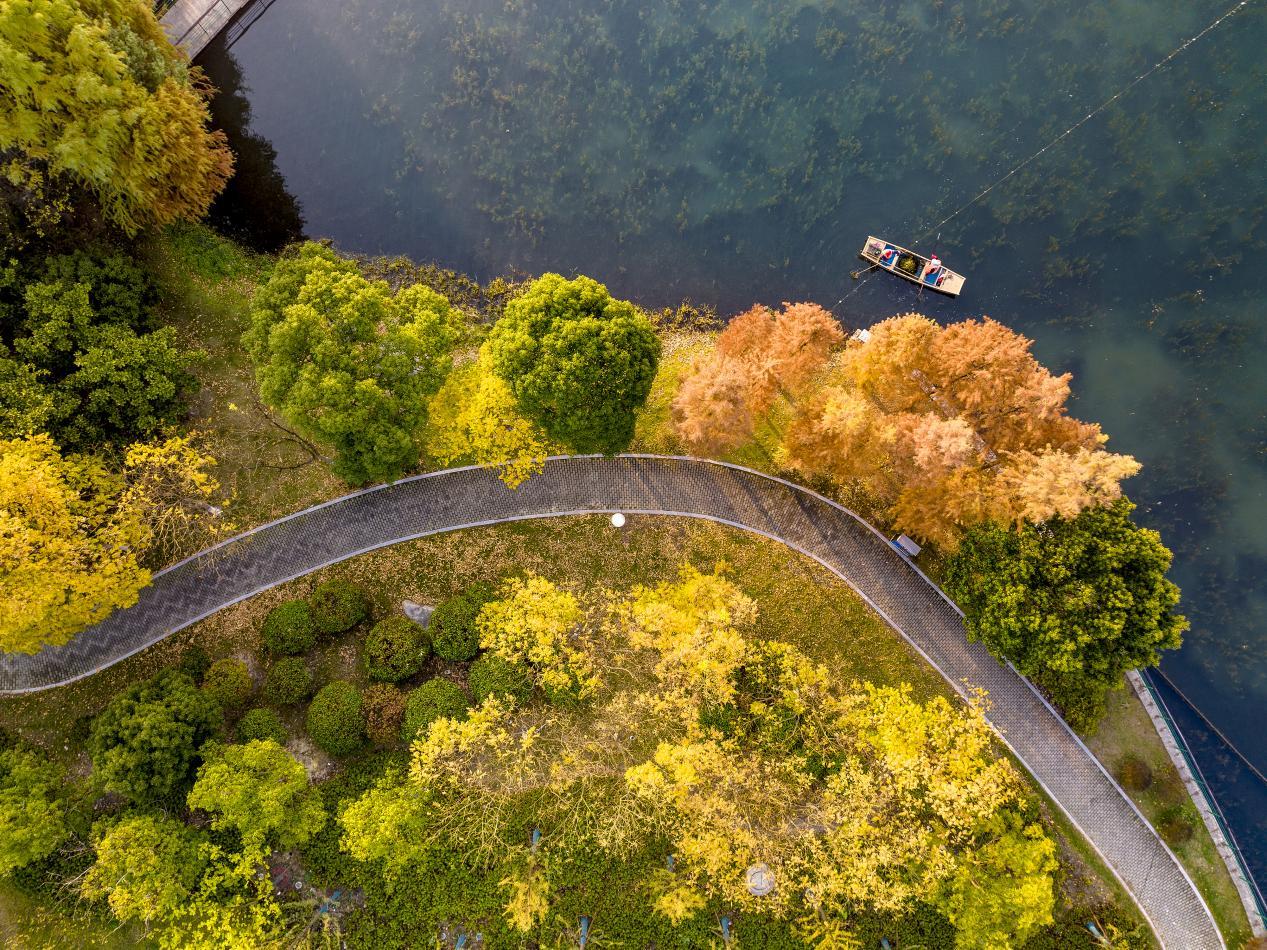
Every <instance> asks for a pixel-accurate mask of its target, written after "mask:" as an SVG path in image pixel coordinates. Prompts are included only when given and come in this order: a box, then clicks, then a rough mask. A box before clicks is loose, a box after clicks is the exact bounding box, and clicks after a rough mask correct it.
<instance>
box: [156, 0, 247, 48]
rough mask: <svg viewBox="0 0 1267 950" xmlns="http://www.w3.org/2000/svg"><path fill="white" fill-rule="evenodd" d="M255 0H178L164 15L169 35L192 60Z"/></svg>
mask: <svg viewBox="0 0 1267 950" xmlns="http://www.w3.org/2000/svg"><path fill="white" fill-rule="evenodd" d="M251 2H252V0H176V3H175V5H174V6H173V7H172V8H171V9H170V10H168V11H167V12H166V13H164V14H163V18H162V21H161V22H162V24H163V29H164V30H166V31H167V38H168V39H170V40H171V41H172V43H174V44H175V45H176V46H179V47H180V48H181V49H183V50H184V51H185V52H186V53H187V54H189V58H190V59H193V58H194V57H195V56H197V55H198V54H199V53H201V52H202V51H203V50H204V49H205V48H206V46H207V44H208V43H210V42H211V41H212V40H214V39H215V38H216V36H217V35H218V34H219V33H220V31H221V30H223V29H224V28H225V27H226V26H227V25H228V23H229V21H230V20H232V19H233V18H234V17H235V16H237V14H238V11H240V10H241V9H242V8H243V7H245V6H247V4H249V3H251Z"/></svg>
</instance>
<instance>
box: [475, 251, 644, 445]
mask: <svg viewBox="0 0 1267 950" xmlns="http://www.w3.org/2000/svg"><path fill="white" fill-rule="evenodd" d="M486 346H487V353H488V356H489V357H490V359H491V360H492V367H493V370H494V372H496V373H497V375H499V376H500V377H502V379H504V380H505V381H506V383H507V384H508V385H509V386H510V389H511V391H512V392H513V393H514V395H515V398H516V400H517V401H518V404H519V408H520V410H521V411H522V412H523V414H524V415H525V416H526V417H527V418H528V419H530V420H532V421H533V422H536V423H537V424H538V425H540V426H541V428H542V429H543V430H544V431H545V433H546V434H547V435H548V436H549V437H550V439H551V440H553V441H557V442H561V443H563V444H564V445H566V446H567V447H568V448H570V449H572V450H573V451H576V452H604V453H612V452H619V451H620V450H622V449H624V448H625V447H627V446H628V445H629V442H630V440H631V439H632V438H633V431H634V413H635V412H636V411H637V410H638V407H640V406H641V405H642V404H643V403H644V402H645V401H646V399H647V394H648V393H649V392H650V391H651V384H652V382H653V381H654V379H655V373H656V366H657V365H658V363H659V360H660V339H659V337H658V336H656V332H655V329H654V328H653V327H652V326H651V323H650V321H648V320H647V318H646V317H645V316H643V315H642V314H641V313H639V312H638V310H637V309H636V308H635V307H634V305H633V304H631V303H629V302H628V301H625V300H615V299H613V298H612V296H611V294H610V293H608V291H607V288H606V287H604V286H603V285H602V284H600V283H599V282H598V281H596V280H593V279H591V278H589V277H577V278H575V279H573V280H566V279H564V278H563V277H561V276H559V275H558V274H544V275H542V276H541V277H539V278H538V279H537V280H535V281H533V283H532V284H531V285H530V286H529V287H528V290H527V291H526V292H525V293H524V294H523V295H522V296H520V297H517V298H515V299H514V300H512V301H510V302H509V303H508V304H506V311H505V313H504V314H503V316H502V318H501V319H500V320H498V321H497V324H496V325H495V326H494V327H493V330H492V333H491V334H490V335H489V338H488V342H487V344H486Z"/></svg>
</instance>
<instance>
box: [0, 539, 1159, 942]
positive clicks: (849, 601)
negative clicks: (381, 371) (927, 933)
mask: <svg viewBox="0 0 1267 950" xmlns="http://www.w3.org/2000/svg"><path fill="white" fill-rule="evenodd" d="M684 562H685V563H690V564H692V565H694V566H696V567H697V568H699V569H701V570H705V571H708V570H711V569H712V568H713V566H714V565H715V564H717V563H718V562H725V563H726V564H727V565H728V566H729V570H730V576H731V578H732V579H733V580H734V581H735V582H736V583H737V584H738V586H739V587H740V588H741V589H743V590H744V592H745V593H747V594H748V595H749V596H751V597H753V598H754V599H755V600H756V601H757V604H758V606H759V610H760V613H759V620H758V629H757V630H756V631H754V636H756V637H760V638H774V639H780V640H786V641H789V642H792V643H794V644H796V645H797V646H799V647H801V648H802V649H803V650H805V651H806V652H807V653H809V654H810V655H811V656H813V657H814V658H815V659H818V660H820V661H821V662H823V663H825V664H826V665H827V666H828V667H829V668H830V669H832V670H833V671H834V672H835V673H836V675H837V676H838V677H839V678H840V679H841V680H843V681H852V680H861V679H866V680H869V681H871V682H874V683H878V684H889V685H891V684H896V683H901V682H906V683H910V684H911V685H912V687H913V689H914V692H915V694H916V695H917V696H918V697H919V698H921V699H927V698H930V697H931V696H934V695H944V696H948V697H953V695H954V694H953V692H952V690H951V688H950V686H949V685H948V684H947V683H946V682H945V681H944V680H943V679H942V678H941V676H940V675H938V674H937V673H936V672H935V671H934V670H932V669H931V668H930V667H928V666H927V665H926V664H925V663H924V662H923V661H922V660H921V659H920V658H919V657H918V655H916V654H915V653H914V651H912V650H911V649H910V648H909V647H908V646H907V645H906V643H905V642H904V641H903V640H902V639H901V638H900V637H899V636H897V635H896V634H895V633H894V632H893V631H892V630H890V629H889V628H888V627H887V626H886V625H885V624H884V623H883V622H882V621H881V620H880V619H879V618H878V617H876V616H875V615H874V614H873V613H871V611H870V610H869V609H868V608H867V607H866V606H865V605H864V604H863V603H862V601H861V600H859V599H858V598H857V597H856V596H855V595H854V594H853V593H852V591H851V590H850V589H849V588H848V587H847V586H846V585H845V584H844V583H843V582H842V581H840V580H839V579H837V578H836V577H835V576H834V575H832V574H830V573H829V572H828V571H827V570H825V569H824V568H822V567H821V566H820V565H818V564H817V563H815V562H813V561H811V560H810V559H808V558H805V557H802V556H801V555H798V554H795V553H794V552H792V551H790V550H788V549H787V548H785V547H784V546H782V545H780V544H778V543H776V542H773V541H769V540H766V539H763V538H758V537H754V536H752V535H748V534H745V533H743V532H740V531H738V530H735V529H730V528H726V527H722V526H718V525H712V524H708V523H704V522H695V521H689V520H686V519H678V518H661V517H635V518H632V519H631V520H630V524H629V527H628V529H627V531H626V533H625V538H624V541H623V542H622V540H621V538H620V537H619V536H618V534H617V532H615V531H613V530H612V528H611V526H610V524H609V522H608V521H607V519H606V518H604V517H602V516H584V517H576V518H566V519H550V520H544V521H530V522H521V523H517V524H510V525H501V526H493V527H485V528H475V529H469V530H465V531H461V532H455V533H451V534H445V535H437V536H434V537H430V538H424V539H421V540H418V541H412V542H407V543H405V544H400V545H396V546H394V547H391V548H387V549H384V550H382V551H377V552H373V553H371V554H367V555H364V556H362V557H358V558H355V559H353V560H350V561H347V562H344V563H343V564H339V565H335V566H333V567H330V568H327V569H325V570H323V571H320V572H318V573H316V574H313V575H310V576H309V577H305V578H301V579H299V580H296V581H293V582H291V583H289V584H285V585H283V586H281V587H279V588H277V589H275V590H272V591H269V592H266V593H264V594H261V595H259V596H257V597H254V598H252V599H250V600H248V601H245V602H243V603H241V604H237V605H234V606H232V607H229V608H227V609H225V610H223V611H221V612H220V613H218V614H216V615H215V616H213V617H210V618H208V619H207V620H204V621H202V622H200V623H199V624H196V625H195V626H193V627H191V628H190V629H189V630H187V631H182V632H181V633H180V634H177V635H175V636H173V637H171V638H169V640H167V641H165V642H164V643H162V644H159V645H157V646H155V647H154V648H152V649H150V650H147V651H145V652H144V653H142V654H140V655H138V656H136V657H133V658H131V659H129V660H127V661H125V662H124V663H121V664H118V665H117V666H115V667H112V668H111V669H109V670H106V671H104V672H103V673H101V674H98V675H97V676H94V677H91V678H89V679H87V680H84V681H81V682H79V683H75V684H71V685H69V686H66V687H63V688H60V689H57V690H53V691H50V692H46V693H38V694H34V695H32V696H28V697H20V698H9V699H3V700H0V722H4V723H5V724H7V725H8V726H9V727H10V728H14V727H16V728H17V730H18V731H20V732H21V733H22V734H23V735H25V736H27V737H29V738H32V739H35V740H37V741H39V742H40V743H41V744H43V745H45V746H46V747H48V748H50V750H51V751H53V752H54V753H55V754H57V755H58V756H59V757H61V758H62V759H63V760H65V761H67V762H68V763H69V764H71V765H72V767H77V768H80V769H82V768H85V767H86V765H87V760H86V755H85V754H84V753H83V752H82V750H81V745H82V742H81V740H77V739H75V738H73V735H75V733H74V724H75V721H76V719H78V718H79V717H81V716H87V715H91V714H93V713H95V712H96V711H98V710H99V709H100V708H101V707H102V706H103V705H104V704H105V703H106V702H107V701H108V700H109V699H110V697H111V696H112V695H114V694H115V693H117V692H118V691H119V690H121V689H123V688H124V687H126V685H128V684H129V683H130V682H133V681H135V680H137V679H139V678H142V677H144V676H148V675H150V674H151V673H152V672H154V671H155V670H157V669H159V668H161V667H163V666H165V665H169V664H171V663H173V662H175V661H176V660H177V659H178V657H179V655H180V653H181V651H182V650H183V649H184V648H185V646H186V645H187V644H189V643H192V642H197V643H199V644H201V645H202V646H203V647H204V648H205V649H206V650H207V651H208V653H209V654H210V655H211V656H212V658H213V659H214V658H218V657H221V656H228V655H238V656H241V657H243V658H247V659H249V660H250V661H251V662H252V663H254V665H255V670H256V672H257V675H258V673H259V664H258V661H257V658H258V656H259V654H260V649H259V641H258V630H259V626H260V622H261V620H262V619H263V617H264V615H265V614H266V613H267V612H268V610H269V609H271V608H272V607H273V606H275V605H276V604H277V603H279V602H281V601H282V600H285V599H288V598H291V597H297V596H304V595H307V594H308V593H310V592H311V590H312V588H313V587H314V586H315V585H316V584H317V583H318V582H319V581H321V580H324V579H328V578H332V577H338V578H344V579H347V580H350V581H353V582H354V583H357V584H359V585H361V586H363V587H364V588H365V589H366V590H368V591H369V592H370V593H371V596H372V598H373V600H374V601H375V603H374V615H375V616H376V617H382V616H385V615H387V614H389V613H393V612H396V611H398V610H399V604H400V601H401V600H402V599H404V598H406V597H407V598H411V599H414V600H417V601H420V602H422V603H431V604H435V603H438V602H440V601H441V600H443V599H445V598H447V597H449V596H451V595H453V594H455V593H458V592H460V591H461V590H462V589H464V588H465V587H466V586H467V585H468V584H470V583H472V582H474V581H481V580H482V581H497V580H499V579H500V578H502V577H504V576H505V575H506V574H507V573H512V572H514V573H520V572H526V571H533V572H536V573H539V574H541V575H542V576H545V577H547V578H549V579H551V580H553V581H554V582H556V583H557V584H559V585H561V586H565V587H569V588H571V589H573V590H576V591H585V590H594V589H597V588H600V587H606V588H611V589H615V590H624V589H627V588H629V587H631V586H632V585H634V584H636V583H643V584H654V583H658V582H660V581H663V580H669V579H671V578H673V577H675V576H676V574H677V571H678V569H679V567H680V566H681V564H683V563H684ZM366 629H367V625H362V627H361V628H359V629H358V630H356V631H353V632H352V633H351V634H349V635H347V636H345V637H343V638H341V639H337V640H335V641H333V642H330V643H327V644H326V645H324V646H322V647H321V648H319V649H318V650H317V651H316V652H315V653H314V654H313V655H312V657H311V660H312V666H313V668H314V670H315V671H316V673H317V679H318V682H321V681H323V680H328V679H331V678H347V679H352V680H354V681H357V682H361V683H364V682H365V675H364V672H363V669H362V668H361V664H360V660H359V648H358V642H359V639H360V637H361V636H363V635H364V632H365V630H366ZM445 672H446V670H445V664H443V663H442V662H441V661H439V660H435V659H433V660H432V661H430V663H429V665H428V666H427V667H426V668H425V669H424V670H423V671H422V672H421V673H420V674H419V675H418V676H417V677H415V678H414V680H413V681H414V682H418V681H421V680H423V679H426V678H428V677H430V676H434V675H437V674H441V675H443V674H444V673H445ZM258 701H261V702H263V701H265V700H264V698H263V697H260V698H259V700H258ZM285 718H286V720H287V724H288V727H289V728H290V730H291V731H292V734H296V733H298V732H300V731H301V730H302V728H303V726H302V722H303V714H302V708H299V709H293V710H290V711H288V712H287V714H286V716H285ZM1045 811H1046V812H1047V814H1048V817H1049V818H1050V819H1052V824H1053V826H1054V828H1055V830H1056V832H1057V837H1058V838H1059V839H1060V850H1061V856H1062V861H1063V864H1064V873H1063V875H1062V885H1061V890H1062V896H1061V899H1060V902H1059V905H1058V906H1059V907H1061V908H1063V909H1064V910H1065V911H1066V912H1071V911H1072V908H1074V907H1078V908H1079V911H1078V913H1080V914H1081V913H1083V911H1082V910H1081V908H1085V907H1088V906H1097V905H1101V904H1104V903H1108V902H1111V901H1116V902H1117V903H1118V906H1119V909H1120V910H1121V909H1123V908H1125V907H1127V906H1128V905H1127V902H1126V901H1125V898H1124V896H1123V895H1122V894H1121V892H1120V888H1119V887H1118V885H1117V884H1116V882H1115V880H1114V879H1113V878H1112V876H1111V874H1110V873H1109V872H1108V871H1107V869H1105V868H1103V867H1102V866H1101V865H1100V863H1099V861H1098V860H1097V859H1096V857H1095V855H1094V853H1093V852H1092V851H1091V849H1090V848H1089V847H1088V846H1087V845H1086V843H1085V842H1083V841H1081V840H1079V839H1078V838H1077V836H1076V835H1075V834H1074V833H1073V832H1072V829H1071V828H1069V827H1067V825H1066V823H1065V822H1064V821H1063V819H1061V818H1060V817H1059V814H1058V812H1057V811H1056V809H1054V808H1053V807H1052V806H1051V805H1050V803H1048V804H1047V806H1046V808H1045ZM9 903H10V902H9V899H8V898H7V897H6V896H5V895H4V894H2V893H0V913H4V914H6V915H8V916H10V917H14V918H15V919H20V915H19V913H18V912H17V911H15V910H12V909H10V908H9ZM1126 913H1127V914H1128V915H1132V916H1133V915H1134V913H1135V911H1134V908H1133V906H1130V909H1129V910H1127V911H1126ZM90 945H91V944H90Z"/></svg>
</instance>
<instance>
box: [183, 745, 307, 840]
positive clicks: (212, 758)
mask: <svg viewBox="0 0 1267 950" xmlns="http://www.w3.org/2000/svg"><path fill="white" fill-rule="evenodd" d="M188 803H189V806H190V807H191V808H201V809H203V810H204V811H208V812H211V814H212V815H213V816H214V817H213V818H212V821H211V824H212V827H215V828H233V829H234V830H236V831H237V832H238V834H240V835H241V836H242V838H243V840H248V839H254V840H258V841H260V842H268V843H270V844H276V845H278V846H280V847H282V848H294V847H296V846H298V845H301V844H303V843H304V842H305V841H307V840H308V839H309V838H311V837H312V836H313V835H314V834H316V833H317V832H318V831H320V830H321V827H322V826H323V825H324V824H325V821H326V814H325V809H324V808H323V807H322V804H321V796H320V794H319V793H318V792H317V790H316V789H315V788H313V787H312V786H310V785H309V784H308V773H307V772H305V771H304V767H303V765H302V764H301V763H299V762H298V761H296V760H295V757H294V756H292V755H291V754H290V753H289V752H287V751H286V750H285V749H284V748H282V747H281V746H280V745H278V744H277V743H276V742H274V741H273V740H271V739H261V740H256V741H254V742H248V743H246V744H245V745H229V746H218V747H216V749H215V750H214V752H212V753H211V754H210V755H209V756H208V757H207V761H206V762H204V763H203V765H202V768H200V769H199V770H198V780H197V781H196V782H194V787H193V789H192V790H191V791H190V792H189V798H188Z"/></svg>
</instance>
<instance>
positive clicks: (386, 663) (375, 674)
mask: <svg viewBox="0 0 1267 950" xmlns="http://www.w3.org/2000/svg"><path fill="white" fill-rule="evenodd" d="M430 657H431V638H430V637H428V636H427V631H425V630H423V629H422V627H420V626H418V624H416V623H414V622H413V621H412V620H410V619H409V618H408V617H405V616H402V615H400V614H397V615H396V616H394V617H388V618H387V619H386V620H380V621H379V622H378V623H376V624H374V627H373V629H371V630H370V632H369V635H368V636H366V638H365V669H366V672H368V673H369V676H370V679H374V680H381V681H382V682H385V683H399V682H400V681H401V680H403V679H408V678H409V677H411V676H413V675H414V674H415V673H417V672H418V671H419V670H420V669H422V665H423V664H424V663H426V662H427V660H428V659H429V658H430Z"/></svg>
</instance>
